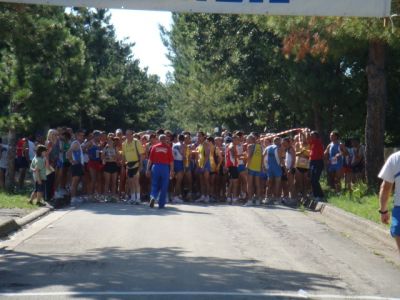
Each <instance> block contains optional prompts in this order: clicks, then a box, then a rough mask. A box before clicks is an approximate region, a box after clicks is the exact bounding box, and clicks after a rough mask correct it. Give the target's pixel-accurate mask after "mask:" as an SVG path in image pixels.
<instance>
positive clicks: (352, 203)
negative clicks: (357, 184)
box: [328, 194, 393, 224]
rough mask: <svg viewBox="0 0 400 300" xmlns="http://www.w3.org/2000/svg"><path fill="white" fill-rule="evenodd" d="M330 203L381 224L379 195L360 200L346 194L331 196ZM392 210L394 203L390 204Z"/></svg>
mask: <svg viewBox="0 0 400 300" xmlns="http://www.w3.org/2000/svg"><path fill="white" fill-rule="evenodd" d="M328 203H330V204H332V205H334V206H336V207H339V208H341V209H343V210H345V211H347V212H350V213H353V214H355V215H357V216H360V217H362V218H365V219H368V220H371V221H374V222H376V223H379V224H381V217H380V214H379V213H378V210H379V201H378V195H368V196H364V197H362V198H359V199H356V198H354V197H350V195H346V194H345V195H340V196H331V197H329V198H328ZM392 208H393V202H391V203H390V206H389V210H391V209H392Z"/></svg>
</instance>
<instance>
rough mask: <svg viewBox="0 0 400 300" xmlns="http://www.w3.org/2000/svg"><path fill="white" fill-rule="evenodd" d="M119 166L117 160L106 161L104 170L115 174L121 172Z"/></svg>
mask: <svg viewBox="0 0 400 300" xmlns="http://www.w3.org/2000/svg"><path fill="white" fill-rule="evenodd" d="M119 170H120V169H119V167H118V165H117V163H116V162H106V164H105V165H104V172H105V173H109V174H115V173H117V172H119Z"/></svg>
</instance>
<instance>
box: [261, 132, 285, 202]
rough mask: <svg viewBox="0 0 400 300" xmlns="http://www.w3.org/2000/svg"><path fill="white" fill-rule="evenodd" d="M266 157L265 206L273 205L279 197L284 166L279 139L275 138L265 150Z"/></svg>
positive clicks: (283, 152) (283, 150)
mask: <svg viewBox="0 0 400 300" xmlns="http://www.w3.org/2000/svg"><path fill="white" fill-rule="evenodd" d="M265 152H266V153H265V155H267V156H268V171H267V172H268V191H267V202H266V204H274V203H275V202H276V201H279V200H280V197H281V191H282V189H281V180H282V175H283V172H282V167H284V166H285V165H284V164H285V149H284V148H283V147H281V138H279V137H275V138H274V140H273V144H272V145H271V146H268V147H267V149H265Z"/></svg>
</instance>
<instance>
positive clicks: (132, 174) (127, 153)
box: [122, 129, 144, 204]
mask: <svg viewBox="0 0 400 300" xmlns="http://www.w3.org/2000/svg"><path fill="white" fill-rule="evenodd" d="M143 155H144V149H143V147H142V144H141V143H140V141H138V140H137V139H134V138H133V131H132V130H129V129H128V130H127V131H126V141H125V142H124V143H123V144H122V157H123V160H124V165H125V166H126V174H127V183H128V190H129V192H128V193H127V195H130V196H128V198H127V200H128V202H129V203H131V204H140V203H141V199H140V185H139V169H140V165H141V161H142V159H143Z"/></svg>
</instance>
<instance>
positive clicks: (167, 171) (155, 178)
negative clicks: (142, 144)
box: [146, 134, 174, 208]
mask: <svg viewBox="0 0 400 300" xmlns="http://www.w3.org/2000/svg"><path fill="white" fill-rule="evenodd" d="M159 140H160V143H158V144H156V145H154V146H153V147H151V150H150V156H149V161H148V164H147V172H146V175H147V177H149V178H150V176H151V193H150V207H154V203H155V201H156V199H157V198H158V207H159V208H164V207H165V202H166V197H167V192H168V186H169V179H170V178H173V176H174V157H173V155H172V148H171V146H170V145H168V143H167V136H166V135H164V134H162V135H160V137H159ZM150 170H151V171H150Z"/></svg>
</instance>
